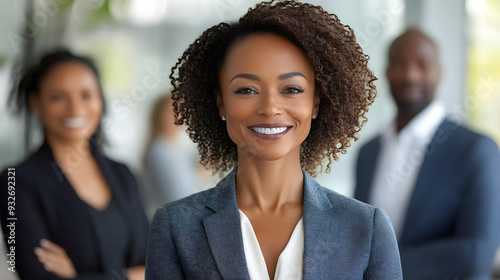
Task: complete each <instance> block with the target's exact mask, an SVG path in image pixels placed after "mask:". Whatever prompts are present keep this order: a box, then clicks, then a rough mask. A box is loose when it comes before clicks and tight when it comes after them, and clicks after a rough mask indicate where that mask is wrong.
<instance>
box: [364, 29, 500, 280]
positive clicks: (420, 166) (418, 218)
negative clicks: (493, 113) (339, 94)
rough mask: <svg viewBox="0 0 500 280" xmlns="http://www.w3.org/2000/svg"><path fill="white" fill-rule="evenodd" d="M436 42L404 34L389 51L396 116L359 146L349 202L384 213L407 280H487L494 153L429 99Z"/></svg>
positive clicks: (497, 180) (495, 187)
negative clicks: (380, 130)
mask: <svg viewBox="0 0 500 280" xmlns="http://www.w3.org/2000/svg"><path fill="white" fill-rule="evenodd" d="M440 77H441V67H440V64H439V62H438V49H437V46H436V44H435V43H434V42H433V41H432V40H431V39H430V38H429V37H428V36H427V35H426V34H424V33H423V32H421V31H419V30H408V31H406V32H405V33H403V34H402V35H401V36H399V37H397V38H396V39H395V40H394V41H393V42H392V44H391V46H390V48H389V63H388V67H387V78H388V80H389V84H390V88H391V92H392V96H393V98H394V101H395V103H396V105H397V109H398V112H397V116H396V119H395V120H394V121H393V123H392V124H391V125H389V127H388V128H387V129H386V131H385V132H384V133H382V134H381V135H380V136H377V137H376V138H375V139H373V140H372V141H370V142H368V143H367V144H366V145H365V146H363V147H362V148H361V151H360V153H359V157H358V162H357V172H356V179H357V180H356V190H355V198H357V199H359V200H361V201H364V202H368V203H370V204H373V205H374V206H376V207H381V208H383V209H385V210H386V211H387V213H388V215H389V217H390V219H391V222H392V223H393V226H394V230H395V232H396V235H397V237H398V243H399V249H400V254H401V264H402V267H403V276H404V278H405V279H491V275H492V262H493V257H494V255H495V251H496V249H497V248H498V245H499V243H500V153H499V151H498V146H497V145H496V144H495V142H494V141H493V140H491V139H490V138H488V137H486V136H483V135H480V134H477V133H475V132H472V131H470V130H469V129H467V128H465V127H463V126H460V125H458V124H456V123H454V122H452V121H451V120H450V119H449V118H447V117H446V114H445V107H444V105H443V104H441V103H439V102H438V101H436V100H435V92H436V88H437V85H438V83H439V79H440Z"/></svg>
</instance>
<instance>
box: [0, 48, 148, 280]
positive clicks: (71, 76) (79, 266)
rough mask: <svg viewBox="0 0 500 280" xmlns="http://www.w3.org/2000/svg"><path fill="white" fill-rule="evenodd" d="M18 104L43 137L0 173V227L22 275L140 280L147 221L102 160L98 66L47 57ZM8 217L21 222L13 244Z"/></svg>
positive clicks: (129, 183)
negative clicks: (31, 150)
mask: <svg viewBox="0 0 500 280" xmlns="http://www.w3.org/2000/svg"><path fill="white" fill-rule="evenodd" d="M12 98H13V100H14V101H17V102H16V103H17V107H18V108H19V110H20V111H21V112H23V111H26V112H27V114H28V117H29V116H31V115H35V116H36V117H37V119H38V120H39V121H40V123H41V126H42V128H43V133H44V142H43V144H42V145H41V147H40V148H39V149H38V150H37V151H36V152H34V153H33V154H31V155H30V156H29V157H28V158H27V159H26V160H24V161H23V162H22V163H20V164H19V165H17V166H15V167H13V168H9V169H8V170H5V171H4V172H2V173H1V175H0V182H1V186H2V191H1V192H0V199H1V201H0V206H1V208H0V213H1V218H2V220H1V222H2V226H3V227H2V229H3V232H4V238H5V242H6V245H7V250H8V251H9V252H10V250H12V251H13V252H14V253H15V258H16V259H15V265H16V268H15V270H16V271H17V273H18V275H19V277H20V278H21V279H28V280H32V279H61V278H62V279H81V280H84V279H85V280H91V279H92V280H105V279H112V278H120V279H122V278H127V279H130V280H138V279H144V263H145V258H146V243H147V234H148V221H147V218H146V215H145V213H144V210H143V208H142V205H141V203H140V199H139V194H138V189H137V184H136V181H135V178H134V176H133V175H132V173H131V172H130V171H129V169H128V168H127V167H126V166H125V165H123V164H121V163H118V162H115V161H113V160H111V159H109V158H107V157H106V156H105V155H104V154H103V153H102V150H101V144H102V142H103V135H102V132H101V130H100V123H101V116H102V113H103V109H104V98H103V92H102V87H101V83H100V78H99V72H98V70H97V68H96V66H95V65H94V63H93V62H92V61H91V60H90V59H88V58H85V57H81V56H76V55H73V54H71V53H70V52H68V51H65V50H58V51H55V52H52V53H49V54H46V55H44V56H43V57H42V58H41V60H40V62H39V63H38V64H36V65H35V66H33V67H29V68H28V69H26V70H25V71H24V73H23V75H22V76H21V78H20V80H19V82H18V83H16V84H15V88H14V90H13V92H12ZM8 187H9V192H8V191H7V188H8ZM12 187H13V188H15V189H14V190H13V191H14V193H15V197H14V200H12V197H10V195H11V194H12V193H11V192H10V189H11V188H12ZM12 203H14V204H15V207H14V209H13V210H12V211H7V209H9V208H8V207H9V206H12ZM8 218H16V219H17V220H16V221H15V222H14V223H15V243H14V244H12V243H11V242H9V241H11V240H10V239H8V237H9V236H10V235H11V233H9V232H10V225H11V223H12V221H10V220H8ZM11 246H13V247H11Z"/></svg>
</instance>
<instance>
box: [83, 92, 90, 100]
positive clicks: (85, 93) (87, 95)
mask: <svg viewBox="0 0 500 280" xmlns="http://www.w3.org/2000/svg"><path fill="white" fill-rule="evenodd" d="M82 97H83V99H85V100H87V99H90V98H91V97H92V94H91V93H90V92H88V91H85V92H84V93H83V95H82Z"/></svg>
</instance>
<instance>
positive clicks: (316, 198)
mask: <svg viewBox="0 0 500 280" xmlns="http://www.w3.org/2000/svg"><path fill="white" fill-rule="evenodd" d="M302 173H303V174H304V213H303V218H304V220H303V221H304V270H303V279H324V278H325V277H326V275H324V273H325V272H326V271H331V270H332V269H335V267H332V266H334V262H332V261H331V260H332V257H333V256H335V255H338V254H337V253H336V252H337V251H338V250H339V249H342V248H339V246H337V245H336V244H338V242H336V240H340V238H339V236H338V234H339V231H338V228H339V227H338V226H339V224H338V220H335V219H332V218H331V214H330V215H328V212H327V210H329V209H331V208H332V207H333V205H332V204H331V203H330V201H329V200H328V197H327V196H326V194H325V193H324V192H323V191H321V186H320V185H319V183H317V182H316V181H315V180H314V179H312V178H311V177H310V176H309V175H308V174H307V173H306V172H305V171H304V170H302ZM339 269H342V268H339Z"/></svg>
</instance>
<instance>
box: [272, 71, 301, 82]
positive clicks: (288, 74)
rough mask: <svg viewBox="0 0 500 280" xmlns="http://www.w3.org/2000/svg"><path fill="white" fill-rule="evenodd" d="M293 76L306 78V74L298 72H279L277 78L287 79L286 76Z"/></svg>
mask: <svg viewBox="0 0 500 280" xmlns="http://www.w3.org/2000/svg"><path fill="white" fill-rule="evenodd" d="M294 76H301V77H304V79H306V80H307V78H306V76H304V74H302V73H300V72H290V73H284V74H281V75H279V76H278V80H285V79H288V78H291V77H294Z"/></svg>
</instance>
